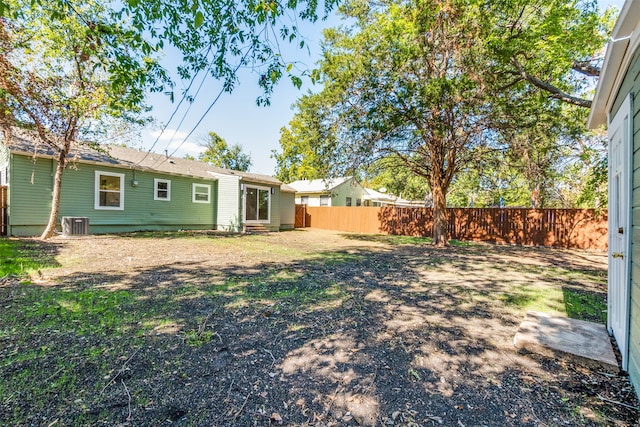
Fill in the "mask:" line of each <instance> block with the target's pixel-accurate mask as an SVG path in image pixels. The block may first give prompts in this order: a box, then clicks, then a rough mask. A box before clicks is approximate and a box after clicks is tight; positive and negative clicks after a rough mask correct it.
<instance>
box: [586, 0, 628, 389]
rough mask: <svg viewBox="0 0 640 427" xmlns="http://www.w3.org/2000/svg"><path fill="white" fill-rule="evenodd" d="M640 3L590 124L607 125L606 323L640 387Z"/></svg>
mask: <svg viewBox="0 0 640 427" xmlns="http://www.w3.org/2000/svg"><path fill="white" fill-rule="evenodd" d="M639 100H640V2H638V1H636V0H627V1H625V3H624V5H623V7H622V10H621V11H620V16H619V17H618V20H617V22H616V24H615V26H614V28H613V31H612V34H611V40H610V42H609V44H608V46H607V53H606V56H605V59H604V63H603V65H602V71H601V74H600V80H599V81H598V86H597V88H596V94H595V97H594V100H593V104H592V106H591V113H590V116H589V127H591V128H594V129H595V128H597V127H599V126H606V127H607V128H608V140H609V141H608V142H609V144H608V165H609V175H608V179H609V245H608V251H609V278H608V288H609V289H608V298H607V301H608V304H609V307H608V310H607V317H608V320H607V323H608V325H607V326H608V329H609V332H610V333H611V334H612V335H613V336H614V337H615V340H616V343H617V344H618V348H619V349H620V354H621V356H622V369H623V370H625V371H628V372H629V378H630V379H631V382H632V383H633V384H634V386H635V389H636V391H637V390H640V101H639Z"/></svg>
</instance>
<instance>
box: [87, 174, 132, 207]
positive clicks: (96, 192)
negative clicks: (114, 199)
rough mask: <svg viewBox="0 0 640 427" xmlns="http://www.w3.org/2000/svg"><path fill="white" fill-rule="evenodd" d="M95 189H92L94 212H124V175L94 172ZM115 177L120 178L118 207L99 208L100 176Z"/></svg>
mask: <svg viewBox="0 0 640 427" xmlns="http://www.w3.org/2000/svg"><path fill="white" fill-rule="evenodd" d="M95 173H96V175H95V188H94V195H93V196H94V199H93V207H94V209H96V210H104V211H123V210H124V174H123V173H115V172H104V171H96V172H95ZM101 175H107V176H115V177H118V178H120V206H100V176H101Z"/></svg>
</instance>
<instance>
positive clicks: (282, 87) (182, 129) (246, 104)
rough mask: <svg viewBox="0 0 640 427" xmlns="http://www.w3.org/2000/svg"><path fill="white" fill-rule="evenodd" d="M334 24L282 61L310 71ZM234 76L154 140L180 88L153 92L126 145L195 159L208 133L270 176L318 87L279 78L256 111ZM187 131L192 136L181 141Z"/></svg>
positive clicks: (252, 85) (249, 82) (311, 33)
mask: <svg viewBox="0 0 640 427" xmlns="http://www.w3.org/2000/svg"><path fill="white" fill-rule="evenodd" d="M623 3H624V1H623V0H599V1H598V5H599V6H600V8H601V9H604V8H606V7H608V6H610V5H613V6H616V7H617V8H619V9H620V8H621V7H622V4H623ZM338 24H339V20H338V19H337V18H335V17H330V18H329V19H328V20H327V21H318V22H317V23H315V24H310V23H306V24H303V25H301V31H302V33H303V35H304V36H305V38H306V41H305V43H306V46H305V48H304V49H296V48H294V47H286V48H285V47H283V59H284V60H285V61H287V62H296V63H297V64H299V66H300V67H302V68H304V67H308V69H312V68H313V66H314V63H315V61H316V60H317V59H318V58H319V55H320V41H321V39H322V29H323V28H326V27H330V26H336V25H338ZM173 62H174V61H172V58H171V57H166V58H165V63H166V65H167V67H171V64H172V63H173ZM239 78H240V83H239V85H238V86H236V88H235V90H234V91H233V92H232V93H231V94H229V93H224V94H223V95H222V96H221V97H220V99H219V100H218V101H217V102H216V104H215V105H214V106H213V108H211V110H210V111H209V113H208V114H207V115H206V116H205V117H204V120H203V121H202V123H201V124H200V125H199V126H198V127H197V128H195V129H194V126H195V125H196V122H197V121H198V119H200V118H201V117H202V116H203V114H204V112H205V111H206V109H207V108H208V107H209V106H210V104H211V103H212V101H213V99H214V98H215V97H216V96H217V95H218V93H219V92H220V89H221V85H220V83H219V82H216V81H214V80H212V79H207V80H206V81H205V83H204V85H203V87H202V90H201V91H200V94H199V95H198V97H197V98H196V100H195V101H194V103H193V104H192V105H191V107H190V108H189V110H188V112H187V108H188V107H189V105H188V104H187V103H186V102H185V103H183V104H182V105H181V107H180V109H178V110H177V114H176V115H175V117H174V118H173V120H171V122H169V123H168V126H167V128H166V130H165V132H164V133H163V134H162V135H161V136H160V137H159V138H158V134H159V131H158V130H157V129H158V128H159V126H163V125H164V124H166V123H167V121H168V120H169V118H170V116H171V114H172V113H173V112H174V110H175V108H176V105H177V103H178V101H179V97H178V94H179V93H180V89H181V85H180V84H178V85H177V87H176V90H175V93H176V100H175V102H174V103H173V104H172V103H171V102H170V101H169V98H168V96H166V95H164V94H153V95H152V96H150V98H149V103H150V105H151V106H152V107H153V110H152V115H153V117H154V118H155V119H156V122H157V125H156V128H155V129H153V128H147V129H144V130H143V131H142V134H141V137H142V141H139V140H138V141H129V143H130V144H132V145H134V146H136V147H137V148H140V149H144V150H149V149H150V148H151V147H152V145H153V143H154V142H155V145H153V151H154V152H158V153H163V152H165V150H167V151H168V153H169V154H171V153H174V156H176V157H183V156H184V155H186V154H191V155H194V156H197V155H198V153H199V152H200V151H201V150H202V148H201V147H200V145H199V144H200V141H201V139H202V138H204V137H206V134H207V132H209V131H213V132H216V133H217V134H218V135H220V136H221V137H222V138H224V139H225V140H226V141H227V142H228V143H229V144H240V145H242V147H243V149H244V151H245V152H248V153H250V154H251V159H252V160H253V165H252V167H251V169H250V170H251V172H255V173H262V174H267V175H272V174H273V173H274V169H275V161H274V160H273V159H272V158H271V157H270V156H271V152H272V150H279V148H280V144H279V139H280V128H282V127H283V126H286V125H287V124H288V123H289V121H290V120H291V118H292V117H293V110H292V108H291V107H292V105H293V103H294V102H295V101H296V99H298V98H299V97H300V96H301V95H302V94H304V93H305V92H306V91H307V90H309V89H311V90H319V89H320V88H319V87H315V88H314V86H313V85H311V83H310V82H309V81H308V80H305V81H304V84H303V87H302V89H300V90H299V89H296V88H295V87H294V86H293V85H292V84H291V83H290V82H289V81H288V80H286V79H284V80H283V81H282V82H281V83H280V84H279V85H278V86H277V87H276V88H275V90H274V93H273V96H272V98H271V105H270V106H268V107H258V106H256V102H255V101H256V98H257V97H258V96H260V94H261V91H260V89H259V87H258V85H257V79H258V75H257V74H256V73H255V72H252V71H251V70H241V72H240V73H239ZM198 84H200V80H196V84H195V85H194V87H196V86H197V85H198ZM185 113H186V115H185ZM183 115H185V119H184V122H183V123H182V125H180V126H179V127H178V124H179V122H180V120H181V119H182V117H183ZM192 131H193V133H192V134H191V136H190V137H188V138H187V139H185V137H186V136H187V134H188V133H189V132H192ZM156 140H157V142H156Z"/></svg>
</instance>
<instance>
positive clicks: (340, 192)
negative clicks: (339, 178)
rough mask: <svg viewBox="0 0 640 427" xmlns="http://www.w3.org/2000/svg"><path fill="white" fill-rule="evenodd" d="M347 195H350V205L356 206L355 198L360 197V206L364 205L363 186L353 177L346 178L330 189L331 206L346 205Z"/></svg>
mask: <svg viewBox="0 0 640 427" xmlns="http://www.w3.org/2000/svg"><path fill="white" fill-rule="evenodd" d="M347 197H351V206H354V207H355V206H357V205H356V200H357V199H360V206H364V188H363V187H362V185H360V184H359V183H358V182H356V181H355V180H354V179H353V178H351V179H348V180H346V181H345V182H343V183H342V184H340V185H338V186H337V187H336V188H335V189H334V190H333V191H332V193H331V206H347Z"/></svg>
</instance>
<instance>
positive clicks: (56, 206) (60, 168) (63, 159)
mask: <svg viewBox="0 0 640 427" xmlns="http://www.w3.org/2000/svg"><path fill="white" fill-rule="evenodd" d="M66 166H67V155H66V153H65V152H63V151H61V152H60V153H58V165H57V166H56V173H55V175H54V177H53V196H52V197H51V213H50V214H49V222H48V223H47V227H46V228H45V229H44V231H43V232H42V235H41V236H40V238H41V239H43V240H46V239H48V238H50V237H52V236H53V232H54V231H55V229H56V224H57V223H58V213H59V212H60V192H61V190H62V173H63V172H64V169H65V167H66Z"/></svg>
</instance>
